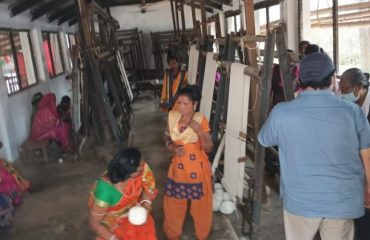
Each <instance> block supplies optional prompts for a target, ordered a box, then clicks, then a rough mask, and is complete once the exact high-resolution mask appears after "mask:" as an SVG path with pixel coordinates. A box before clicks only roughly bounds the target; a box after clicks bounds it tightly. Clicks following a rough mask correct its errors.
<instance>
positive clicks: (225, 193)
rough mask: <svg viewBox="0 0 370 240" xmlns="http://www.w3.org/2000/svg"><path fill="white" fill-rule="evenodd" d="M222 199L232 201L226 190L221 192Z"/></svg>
mask: <svg viewBox="0 0 370 240" xmlns="http://www.w3.org/2000/svg"><path fill="white" fill-rule="evenodd" d="M222 201H232V197H231V196H230V194H229V193H228V192H223V193H222Z"/></svg>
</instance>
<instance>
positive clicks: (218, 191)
mask: <svg viewBox="0 0 370 240" xmlns="http://www.w3.org/2000/svg"><path fill="white" fill-rule="evenodd" d="M223 193H224V190H222V189H215V194H221V195H222V194H223Z"/></svg>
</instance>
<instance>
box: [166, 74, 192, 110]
mask: <svg viewBox="0 0 370 240" xmlns="http://www.w3.org/2000/svg"><path fill="white" fill-rule="evenodd" d="M183 74H184V79H183V81H182V84H181V86H179V85H180V81H181V70H180V71H179V73H178V74H177V76H176V78H175V79H174V80H173V81H172V86H171V98H172V99H171V100H176V101H175V103H173V106H169V107H172V108H171V110H174V111H177V110H178V109H179V108H178V104H177V99H173V98H174V97H176V96H175V95H176V92H178V91H179V90H180V89H179V88H183V87H184V86H186V85H187V82H188V73H187V72H184V73H183ZM169 81H170V79H169V72H168V71H166V72H165V74H164V78H163V85H162V94H161V102H162V103H166V104H169V102H170V97H169V96H170V91H169V90H170V89H169ZM164 110H166V111H167V110H169V109H164Z"/></svg>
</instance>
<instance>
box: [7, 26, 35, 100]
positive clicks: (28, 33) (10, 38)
mask: <svg viewBox="0 0 370 240" xmlns="http://www.w3.org/2000/svg"><path fill="white" fill-rule="evenodd" d="M0 32H8V33H9V40H10V48H11V53H12V57H13V59H14V68H15V73H16V77H17V79H18V82H19V83H18V86H19V90H17V91H15V92H11V93H9V92H8V89H7V93H8V96H13V95H15V94H18V93H20V92H22V91H24V90H27V89H30V88H32V87H34V86H36V85H38V84H39V83H40V80H39V77H38V71H37V67H36V60H35V53H34V49H33V42H32V39H31V31H30V30H29V29H12V28H0ZM14 32H26V33H27V38H28V43H29V46H30V52H31V59H32V65H33V70H34V73H35V79H36V82H35V83H33V84H29V85H27V86H26V87H22V83H21V79H20V72H19V65H18V60H17V52H16V50H15V45H14V35H13V34H14ZM4 81H6V80H5V79H4Z"/></svg>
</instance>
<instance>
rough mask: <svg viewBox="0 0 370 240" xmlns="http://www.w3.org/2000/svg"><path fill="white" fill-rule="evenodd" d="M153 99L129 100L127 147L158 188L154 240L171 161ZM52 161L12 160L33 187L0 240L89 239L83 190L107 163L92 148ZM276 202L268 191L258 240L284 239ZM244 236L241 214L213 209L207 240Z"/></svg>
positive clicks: (189, 232) (186, 237)
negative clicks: (139, 154)
mask: <svg viewBox="0 0 370 240" xmlns="http://www.w3.org/2000/svg"><path fill="white" fill-rule="evenodd" d="M157 106H158V100H155V99H153V97H152V96H151V95H149V94H148V95H144V94H143V95H141V96H139V98H138V100H137V101H136V102H135V103H134V104H133V109H134V113H135V116H134V118H133V122H132V134H133V138H132V143H131V145H132V146H135V147H138V148H139V149H140V150H141V151H142V153H143V156H144V158H145V159H146V161H147V162H148V163H149V164H150V166H151V167H152V169H153V171H154V174H155V176H156V180H157V185H158V188H159V190H160V193H159V195H158V198H157V199H156V201H155V202H154V210H153V215H154V218H155V222H156V227H157V235H158V239H159V240H162V239H165V238H164V235H163V231H162V222H163V213H162V199H163V198H162V195H163V186H164V183H165V180H166V175H167V169H168V166H169V162H170V157H169V154H168V153H167V151H166V149H165V147H164V144H163V140H162V136H163V130H164V128H165V125H166V116H165V114H164V113H161V112H159V111H158V108H157ZM52 154H54V156H52V157H51V163H50V164H49V165H47V166H45V165H44V164H43V163H42V161H41V159H36V158H34V157H30V160H31V161H32V163H31V165H30V166H28V167H24V166H23V165H22V164H20V163H17V166H18V168H19V170H20V171H21V172H22V175H24V177H26V178H28V179H30V180H31V182H32V184H33V189H32V191H31V192H30V193H29V194H27V195H26V196H25V198H24V203H23V204H22V205H21V206H20V207H19V208H18V209H17V210H16V216H15V222H14V225H13V227H12V228H9V229H5V230H4V229H2V230H0V240H72V239H76V240H92V239H94V234H93V233H92V232H91V230H90V227H89V224H88V207H87V201H88V194H89V190H90V188H91V186H92V184H93V183H94V180H95V179H96V178H97V177H98V176H99V175H100V174H101V173H102V172H103V171H104V169H105V167H106V165H105V163H104V161H102V160H101V159H99V158H98V157H97V156H98V154H97V153H96V151H94V147H91V146H90V147H87V148H85V149H84V154H83V156H82V157H81V160H80V161H79V162H73V161H72V159H68V158H65V159H64V162H63V163H62V164H59V163H58V162H57V159H58V152H57V151H56V150H54V152H53V153H52ZM282 226H283V225H282V213H281V206H280V204H279V200H278V197H277V195H276V194H272V196H271V197H269V199H268V203H267V204H265V205H264V207H263V213H262V227H261V234H260V235H259V239H263V240H280V239H281V240H282V239H284V233H283V227H282ZM239 238H240V239H247V238H245V237H242V235H241V215H240V214H239V215H237V214H232V215H229V216H225V215H222V214H220V213H216V214H215V215H214V224H213V229H212V232H211V235H210V237H209V239H212V240H234V239H239ZM182 239H183V240H193V239H195V237H194V234H193V226H192V220H191V218H190V216H188V218H187V220H186V222H185V225H184V234H183V236H182Z"/></svg>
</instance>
